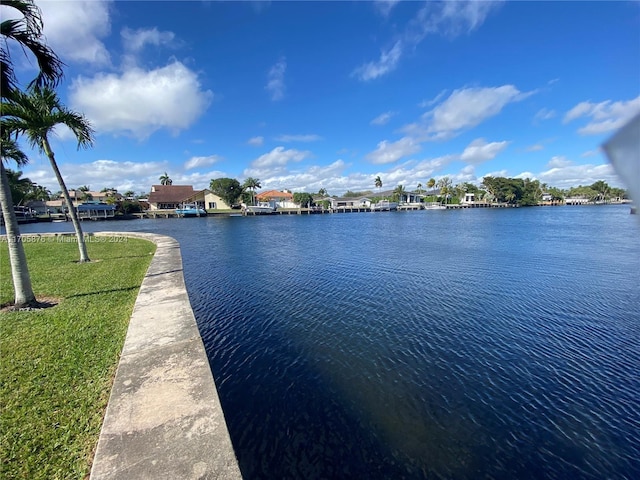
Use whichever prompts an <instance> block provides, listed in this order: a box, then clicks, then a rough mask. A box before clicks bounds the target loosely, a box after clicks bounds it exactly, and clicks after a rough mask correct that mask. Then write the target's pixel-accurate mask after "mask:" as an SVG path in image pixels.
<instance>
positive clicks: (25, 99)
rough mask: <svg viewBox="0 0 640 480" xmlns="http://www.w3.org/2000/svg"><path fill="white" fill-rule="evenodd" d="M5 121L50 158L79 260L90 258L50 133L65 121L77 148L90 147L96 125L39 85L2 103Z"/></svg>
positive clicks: (84, 260) (11, 128)
mask: <svg viewBox="0 0 640 480" xmlns="http://www.w3.org/2000/svg"><path fill="white" fill-rule="evenodd" d="M2 123H3V124H4V125H6V128H7V129H8V130H9V131H10V132H15V133H16V134H22V135H26V137H27V139H28V141H29V144H30V145H31V146H32V147H33V148H37V149H38V150H39V151H40V152H41V153H44V154H45V155H46V156H47V157H48V158H49V162H50V163H51V168H53V172H54V173H55V175H56V178H57V180H58V183H59V184H60V189H61V190H62V195H63V197H64V199H65V201H66V203H67V206H68V208H69V215H70V216H71V221H72V222H73V227H74V229H75V231H76V237H77V238H78V249H79V250H80V262H88V261H89V255H88V254H87V247H86V245H85V242H84V236H83V234H82V227H81V226H80V222H79V221H78V215H77V213H76V208H75V206H74V205H73V203H72V202H71V198H70V197H69V191H68V190H67V186H66V185H65V183H64V179H63V178H62V174H61V173H60V170H59V169H58V164H57V163H56V160H55V156H54V153H53V150H52V149H51V145H50V144H49V134H50V133H51V130H53V128H54V127H55V126H56V125H59V124H63V125H66V126H67V127H68V128H69V129H70V130H71V131H72V132H73V134H74V135H75V137H76V139H77V141H78V148H80V147H89V146H91V145H92V144H93V129H92V128H91V126H90V124H89V122H88V121H87V119H86V118H85V117H84V116H83V115H81V114H79V113H76V112H73V111H71V110H69V109H67V108H66V107H65V106H64V105H62V103H61V102H60V99H59V98H58V96H57V94H56V93H55V92H54V91H53V90H52V89H51V88H49V87H43V88H40V87H37V86H36V87H32V88H31V89H30V90H29V94H25V93H23V92H15V93H14V94H13V95H12V98H11V99H10V101H9V102H8V103H5V104H3V118H2Z"/></svg>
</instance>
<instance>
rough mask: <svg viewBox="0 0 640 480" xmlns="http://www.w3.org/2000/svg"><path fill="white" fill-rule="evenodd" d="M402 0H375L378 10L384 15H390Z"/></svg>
mask: <svg viewBox="0 0 640 480" xmlns="http://www.w3.org/2000/svg"><path fill="white" fill-rule="evenodd" d="M399 1H400V0H375V1H374V6H375V9H376V11H377V12H378V13H379V14H380V15H382V16H383V17H388V16H389V14H390V13H391V10H393V7H395V6H396V5H397V4H398V2H399Z"/></svg>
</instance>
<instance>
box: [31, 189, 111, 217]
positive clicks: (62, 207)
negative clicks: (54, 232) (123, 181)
mask: <svg viewBox="0 0 640 480" xmlns="http://www.w3.org/2000/svg"><path fill="white" fill-rule="evenodd" d="M69 198H70V199H71V202H72V203H73V206H74V207H76V209H77V208H78V207H79V206H80V205H83V204H85V203H89V204H96V203H108V204H113V203H115V202H119V201H121V200H122V199H123V197H122V195H120V194H119V193H118V192H116V191H115V190H107V191H105V192H94V191H87V192H83V191H82V190H69ZM28 205H29V207H30V208H32V209H33V210H35V211H37V212H38V213H39V214H45V213H62V212H64V211H67V210H68V209H67V202H66V201H65V199H64V198H63V197H60V198H58V199H56V200H47V201H46V202H43V201H40V200H38V201H31V202H29V203H28ZM107 210H108V211H111V210H112V209H111V208H109V209H107Z"/></svg>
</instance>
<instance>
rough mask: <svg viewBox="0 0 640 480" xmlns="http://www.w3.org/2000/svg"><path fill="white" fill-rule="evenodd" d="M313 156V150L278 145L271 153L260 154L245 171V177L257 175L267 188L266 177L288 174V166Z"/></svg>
mask: <svg viewBox="0 0 640 480" xmlns="http://www.w3.org/2000/svg"><path fill="white" fill-rule="evenodd" d="M309 157H311V152H309V151H306V150H305V151H301V150H295V149H288V150H285V148H284V147H276V148H274V149H273V150H271V151H270V152H269V153H265V154H264V155H261V156H259V157H258V158H257V159H255V160H254V161H253V162H251V165H249V167H248V168H246V169H245V170H244V172H243V176H244V177H255V178H259V179H260V180H261V183H262V186H263V188H267V187H266V185H267V183H266V179H269V178H274V177H276V176H283V175H286V174H287V173H288V172H287V166H288V165H289V164H290V163H297V162H301V161H302V160H305V159H306V158H309Z"/></svg>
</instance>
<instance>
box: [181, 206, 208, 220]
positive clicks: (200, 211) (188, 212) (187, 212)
mask: <svg viewBox="0 0 640 480" xmlns="http://www.w3.org/2000/svg"><path fill="white" fill-rule="evenodd" d="M176 215H178V216H179V217H206V216H207V211H206V210H205V209H204V208H200V207H199V206H198V205H196V204H195V203H185V204H183V205H182V206H181V207H180V208H176Z"/></svg>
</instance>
